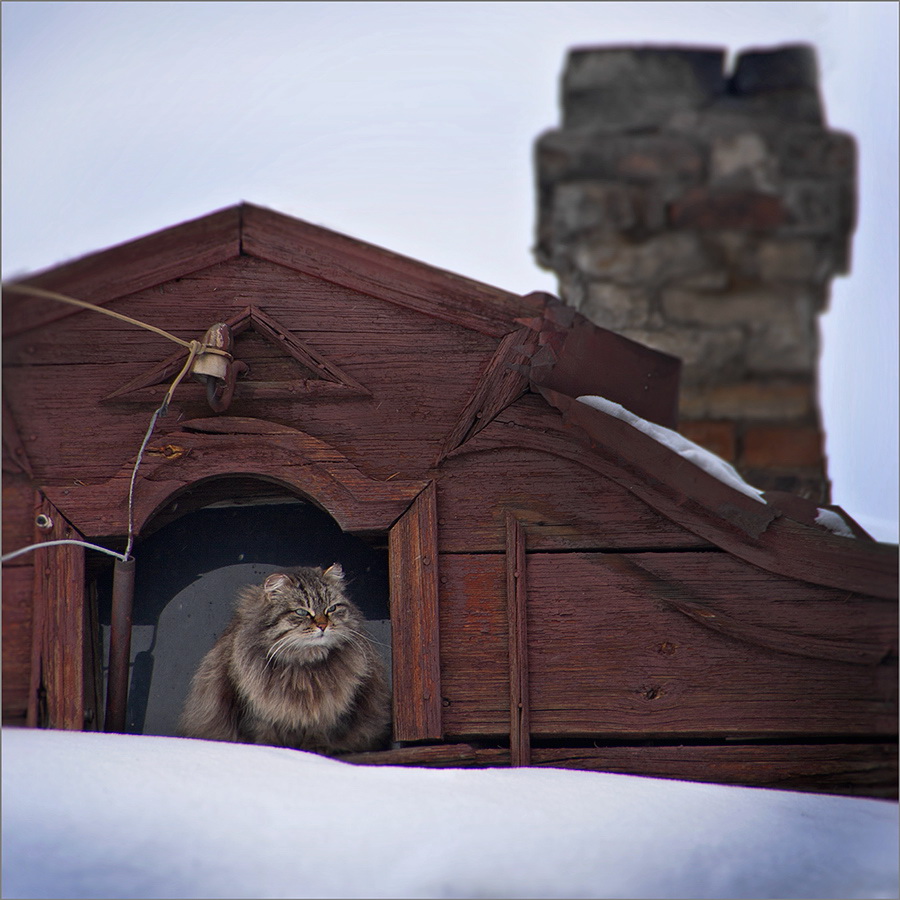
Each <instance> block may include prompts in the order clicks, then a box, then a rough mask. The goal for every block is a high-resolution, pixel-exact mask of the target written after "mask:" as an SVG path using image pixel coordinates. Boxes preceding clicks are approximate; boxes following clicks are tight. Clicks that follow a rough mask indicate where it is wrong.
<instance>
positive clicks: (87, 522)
mask: <svg viewBox="0 0 900 900" xmlns="http://www.w3.org/2000/svg"><path fill="white" fill-rule="evenodd" d="M206 422H209V423H210V425H209V430H203V431H201V430H200V429H201V428H205V425H204V424H203V423H206ZM184 427H185V430H184V431H175V432H169V433H168V434H167V435H166V436H165V439H164V441H163V440H161V439H160V440H159V443H157V441H150V442H149V443H148V447H147V450H146V451H145V455H144V460H143V461H142V463H141V467H140V470H139V476H138V479H137V480H136V482H135V497H134V522H135V530H136V532H137V533H139V532H140V529H141V528H142V527H143V525H144V524H145V523H146V522H148V521H149V520H150V519H151V518H152V517H153V515H154V514H155V513H157V512H158V511H160V510H162V508H163V507H164V506H165V505H166V504H168V503H170V502H171V501H172V500H173V499H175V498H176V497H177V495H178V493H179V492H180V491H182V490H185V489H187V488H189V487H190V486H191V485H194V484H196V483H197V482H198V481H203V480H208V479H211V478H215V477H230V476H234V475H245V476H257V477H260V478H263V479H266V480H269V481H275V482H277V483H279V484H281V485H283V486H285V487H287V488H289V489H292V490H294V491H296V492H298V493H299V494H302V495H303V496H307V497H310V498H311V499H312V500H314V501H315V502H317V503H319V504H320V505H321V506H323V507H324V508H325V509H327V510H328V512H329V513H330V515H331V516H332V517H333V518H334V519H335V520H336V521H337V522H338V523H339V524H340V525H341V527H342V528H343V529H344V530H345V531H350V532H371V531H385V530H387V528H389V527H390V525H391V524H392V523H393V522H394V521H395V520H396V519H397V517H398V516H400V515H401V514H402V513H403V511H404V510H405V509H406V508H407V507H408V506H409V504H410V503H411V502H412V499H413V498H414V497H415V496H416V495H417V494H418V493H419V492H420V491H421V490H422V488H423V486H424V483H423V482H409V481H405V480H401V479H399V478H398V479H392V480H390V481H380V480H378V479H374V478H369V477H368V476H367V475H365V474H363V473H362V472H361V471H360V470H359V469H357V468H356V467H355V466H354V465H353V464H352V463H351V462H350V461H349V460H347V459H346V458H345V457H344V456H343V455H342V454H341V453H340V452H338V451H337V450H336V449H335V448H333V447H330V446H328V445H327V444H325V443H324V442H323V441H319V440H317V439H316V438H313V437H311V436H310V435H307V434H304V433H303V432H300V431H296V430H295V429H292V428H288V427H287V426H279V425H277V424H271V423H266V422H260V421H259V420H255V419H246V418H241V417H218V418H212V419H209V420H207V419H201V420H198V421H194V420H188V422H186V423H184ZM132 470H133V464H129V465H126V466H124V467H123V468H122V469H120V470H119V472H118V473H117V474H116V477H115V478H112V479H110V480H109V481H108V482H106V483H104V484H93V485H87V484H82V485H70V486H68V487H51V486H47V487H45V492H46V493H47V495H48V496H49V497H50V498H51V499H53V501H54V502H58V504H59V505H60V506H63V507H64V508H65V509H66V510H67V512H69V513H70V514H71V515H73V516H74V517H76V524H77V525H78V527H79V528H80V529H81V530H83V531H84V532H85V533H87V534H90V535H115V534H123V533H125V532H126V531H127V519H128V489H129V483H130V480H131V473H132Z"/></svg>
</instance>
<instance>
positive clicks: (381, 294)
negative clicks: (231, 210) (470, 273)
mask: <svg viewBox="0 0 900 900" xmlns="http://www.w3.org/2000/svg"><path fill="white" fill-rule="evenodd" d="M242 209H243V232H242V235H243V244H242V247H243V251H244V253H247V254H250V255H253V256H258V257H260V258H261V259H266V260H269V261H271V262H275V263H278V264H279V265H282V266H287V267H290V268H292V269H296V270H297V271H300V272H305V273H307V274H310V275H314V276H315V277H317V278H320V279H323V280H325V281H329V282H332V283H334V284H339V285H342V286H344V287H348V288H351V289H353V290H355V291H360V292H362V293H365V294H369V295H371V296H374V297H378V298H379V299H382V300H386V301H387V302H389V303H392V304H396V305H398V306H402V307H405V308H407V309H413V310H416V311H417V312H421V313H423V314H425V315H427V316H430V317H432V318H435V319H440V320H442V321H445V322H452V323H453V324H455V325H461V326H463V327H464V328H469V329H472V330H474V331H478V332H480V333H482V334H487V335H491V336H493V337H502V336H503V335H504V334H506V333H507V332H508V331H509V330H510V328H511V327H512V325H513V320H514V319H515V318H516V317H517V316H527V315H534V314H536V313H538V312H539V311H540V305H539V304H536V303H534V302H529V301H527V300H525V299H523V298H522V297H519V296H517V295H515V294H511V293H509V292H508V291H503V290H500V289H499V288H494V287H490V286H489V285H486V284H481V283H479V282H476V281H472V280H470V279H467V278H463V277H462V276H460V275H454V274H452V273H450V272H447V271H445V270H442V269H437V268H435V267H433V266H428V265H426V264H425V263H422V262H418V261H417V260H414V259H410V258H409V257H404V256H401V255H399V254H397V253H392V252H390V251H388V250H384V249H382V248H380V247H375V246H373V245H372V244H366V243H363V242H362V241H358V240H356V239H354V238H350V237H347V236H345V235H342V234H337V233H336V232H333V231H328V230H326V229H324V228H319V227H317V226H315V225H310V224H309V223H307V222H302V221H300V220H298V219H291V218H288V217H287V216H282V215H280V214H278V213H275V212H272V211H271V210H267V209H261V208H259V207H255V206H251V205H249V204H245V205H244V206H243V207H242Z"/></svg>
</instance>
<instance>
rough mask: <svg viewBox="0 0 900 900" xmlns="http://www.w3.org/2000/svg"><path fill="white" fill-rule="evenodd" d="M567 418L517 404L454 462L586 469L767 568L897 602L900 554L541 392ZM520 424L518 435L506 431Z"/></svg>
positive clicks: (608, 419) (577, 405)
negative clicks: (492, 452) (797, 515)
mask: <svg viewBox="0 0 900 900" xmlns="http://www.w3.org/2000/svg"><path fill="white" fill-rule="evenodd" d="M537 390H538V392H539V393H540V394H541V396H543V397H544V399H545V400H546V401H547V403H548V404H549V406H550V407H551V408H555V409H556V410H558V411H559V412H560V413H562V416H561V417H559V416H556V415H553V414H551V413H550V410H549V409H547V408H546V407H545V409H544V411H541V412H536V411H535V410H533V409H529V408H524V407H520V406H519V404H515V405H513V406H511V407H508V408H507V409H506V410H504V412H503V413H501V414H500V415H498V416H497V418H496V420H495V423H494V426H492V427H491V428H486V429H484V431H482V432H481V433H480V434H478V435H477V436H476V437H475V438H473V439H472V440H470V441H469V442H468V443H467V444H465V445H463V446H462V447H460V448H459V449H458V450H456V451H454V452H453V453H452V454H450V455H451V456H455V455H458V454H463V453H467V452H477V451H480V450H486V449H495V448H499V447H510V446H520V447H525V448H529V449H534V450H538V451H541V452H545V453H549V454H551V455H555V456H560V457H562V458H563V459H568V460H570V461H572V462H576V463H579V464H580V465H583V466H585V467H587V468H589V469H592V470H593V471H595V472H597V473H598V474H601V475H603V476H605V477H607V478H609V479H611V480H612V481H615V482H616V483H617V484H620V485H621V486H622V487H624V488H626V489H627V490H629V491H630V492H631V493H632V494H634V495H635V496H636V497H638V498H639V499H641V500H643V501H644V502H645V503H647V505H648V506H650V507H652V508H653V509H655V510H656V511H657V512H659V513H661V514H662V515H664V516H666V518H668V519H670V520H671V521H673V522H675V523H676V524H678V525H680V526H681V527H683V528H685V529H687V530H688V531H691V532H693V533H694V534H696V535H697V536H698V537H700V538H702V539H703V540H705V541H708V542H709V543H710V544H713V545H714V546H717V547H720V548H721V549H723V550H725V551H727V552H729V553H731V554H733V555H734V556H737V557H739V558H740V559H743V560H745V561H746V562H749V563H751V564H752V565H755V566H757V567H759V568H761V569H764V570H766V571H769V572H773V573H775V574H778V575H784V576H786V577H788V578H796V579H798V580H800V581H807V582H809V583H811V584H819V585H822V586H825V587H836V588H841V589H843V590H848V591H852V592H854V593H860V594H868V595H871V596H874V597H881V598H884V599H895V598H896V597H897V593H898V560H897V552H896V548H895V547H891V546H888V545H883V544H875V543H872V542H869V541H858V540H854V539H851V538H842V537H837V536H835V535H831V534H829V533H827V532H825V531H823V530H822V529H819V528H812V527H810V526H806V525H802V524H800V523H799V522H793V521H792V520H790V519H789V518H787V517H786V516H784V515H783V514H782V512H781V510H779V509H778V508H777V507H774V506H771V505H769V504H763V503H758V502H756V501H755V500H752V499H751V498H749V497H747V496H745V495H743V494H741V493H740V492H738V491H736V490H734V489H733V488H730V487H728V486H727V485H725V484H723V483H722V482H720V481H718V479H716V478H714V477H713V476H712V475H709V474H707V473H706V472H704V471H703V470H702V469H700V468H698V467H697V466H695V465H693V464H692V463H690V462H688V461H687V460H684V459H682V458H681V457H679V456H678V454H676V453H674V452H673V451H672V450H670V449H669V448H668V447H665V446H664V445H662V444H660V443H659V442H658V441H655V440H653V439H652V438H650V437H648V436H647V435H645V434H643V433H642V432H640V431H638V430H637V429H635V428H632V427H631V426H630V425H628V424H627V423H626V422H622V421H620V420H619V419H617V418H615V417H613V416H608V415H606V414H604V413H603V412H601V411H600V410H596V409H592V408H590V407H588V406H586V405H585V404H583V403H579V402H578V401H576V400H575V399H574V398H572V397H567V396H565V395H563V394H559V393H556V392H554V391H550V390H548V389H546V388H538V389H537ZM499 425H513V426H516V427H515V428H513V429H510V428H503V429H502V430H501V429H500V428H498V427H497V426H499Z"/></svg>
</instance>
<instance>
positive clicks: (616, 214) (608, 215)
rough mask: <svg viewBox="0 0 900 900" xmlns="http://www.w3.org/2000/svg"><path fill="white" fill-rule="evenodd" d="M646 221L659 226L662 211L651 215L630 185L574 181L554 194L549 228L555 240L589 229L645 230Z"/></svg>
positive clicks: (559, 186) (641, 195)
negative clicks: (651, 221) (550, 226)
mask: <svg viewBox="0 0 900 900" xmlns="http://www.w3.org/2000/svg"><path fill="white" fill-rule="evenodd" d="M649 219H655V220H656V223H655V224H656V227H659V223H660V222H661V220H662V211H661V210H660V211H659V212H657V213H656V215H655V216H654V215H653V214H652V213H651V211H650V209H649V208H648V198H647V197H646V196H645V195H644V192H643V191H642V190H641V189H640V188H637V187H634V186H633V185H627V184H621V183H618V184H617V183H616V182H609V181H593V180H592V181H575V182H565V183H563V184H560V185H558V186H557V188H556V190H555V191H554V195H553V212H552V225H553V231H554V239H555V240H557V241H560V240H566V239H567V238H569V237H571V236H572V235H574V234H578V233H579V232H582V231H586V230H589V229H600V230H605V231H633V230H635V229H638V228H643V227H646V226H647V224H648V220H649Z"/></svg>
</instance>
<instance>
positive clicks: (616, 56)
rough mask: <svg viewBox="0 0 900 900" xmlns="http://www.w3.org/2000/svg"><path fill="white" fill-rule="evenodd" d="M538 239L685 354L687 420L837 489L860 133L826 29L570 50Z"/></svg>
mask: <svg viewBox="0 0 900 900" xmlns="http://www.w3.org/2000/svg"><path fill="white" fill-rule="evenodd" d="M536 165H537V182H538V207H539V209H538V227H537V245H536V251H535V252H536V256H537V259H538V262H539V263H540V264H541V265H542V266H544V267H545V268H549V269H552V270H554V271H555V272H556V273H557V275H558V277H559V281H560V294H561V296H562V297H563V299H564V300H565V301H566V302H567V303H568V304H570V305H571V306H573V307H575V308H577V309H578V310H579V311H580V312H582V313H583V314H584V315H585V316H587V317H588V318H590V319H592V320H593V321H594V322H596V323H597V324H598V325H602V326H604V327H606V328H610V329H612V330H614V331H618V332H620V333H621V334H624V335H626V336H628V337H631V338H634V339H635V340H638V341H640V342H642V343H644V344H647V345H649V346H651V347H655V348H657V349H660V350H664V351H666V352H668V353H672V354H675V355H676V356H680V357H681V358H682V360H683V363H684V369H683V374H682V396H681V404H680V416H681V423H682V424H681V430H682V431H683V433H685V434H686V435H687V436H688V437H691V438H692V439H694V440H696V441H698V442H699V443H701V444H704V445H706V446H707V447H708V448H709V449H711V450H713V451H714V452H716V453H718V454H719V455H720V456H723V457H724V458H726V459H728V460H729V461H731V462H733V463H734V464H736V465H737V467H738V468H739V469H740V470H741V472H742V474H744V476H745V477H746V478H747V479H748V480H749V481H750V482H751V483H753V484H755V485H756V486H757V487H760V488H763V489H769V490H787V491H791V492H794V493H799V494H802V495H804V496H807V497H809V498H810V499H815V500H817V501H820V502H823V503H824V502H827V501H828V499H829V485H828V479H827V474H826V468H825V460H824V455H823V438H822V433H821V422H820V414H819V409H818V400H817V373H816V368H817V362H818V349H819V345H818V330H817V321H816V316H817V314H818V313H819V312H821V311H823V310H824V308H825V307H826V304H827V301H828V293H829V283H830V279H831V278H832V277H833V276H834V275H836V274H839V273H843V272H846V271H848V269H849V255H850V237H851V234H852V232H853V228H854V224H855V198H856V148H855V143H854V141H853V139H852V137H850V136H849V135H846V134H842V133H840V132H836V131H830V130H828V129H827V127H826V125H825V117H824V113H823V108H822V103H821V99H820V96H819V89H818V76H817V64H816V54H815V51H814V49H813V48H812V47H809V46H807V45H788V46H781V47H775V48H770V49H752V50H747V51H744V52H742V53H740V54H739V55H738V56H737V58H736V60H735V64H734V66H733V69H732V71H731V73H730V74H729V73H728V72H727V71H726V51H725V50H723V49H720V48H709V47H670V46H662V47H660V46H633V47H630V46H608V47H587V48H576V49H573V50H571V51H570V53H569V56H568V60H567V64H566V68H565V72H564V74H563V80H562V126H561V127H560V128H559V129H554V130H552V131H549V132H547V133H545V134H543V135H542V136H541V137H540V138H539V140H538V142H537V148H536Z"/></svg>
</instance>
